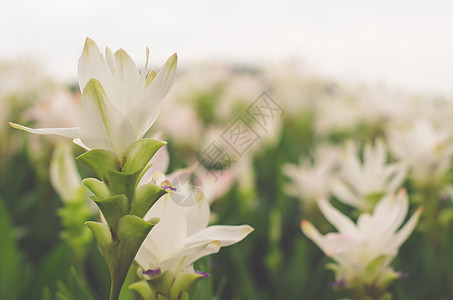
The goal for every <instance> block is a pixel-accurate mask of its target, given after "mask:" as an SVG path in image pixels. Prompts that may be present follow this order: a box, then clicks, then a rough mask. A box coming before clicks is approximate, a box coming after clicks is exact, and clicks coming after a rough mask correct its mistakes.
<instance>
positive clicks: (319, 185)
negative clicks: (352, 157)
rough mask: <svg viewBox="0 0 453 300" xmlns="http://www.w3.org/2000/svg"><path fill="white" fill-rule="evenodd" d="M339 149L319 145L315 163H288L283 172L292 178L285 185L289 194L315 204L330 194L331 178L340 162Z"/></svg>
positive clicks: (304, 160)
mask: <svg viewBox="0 0 453 300" xmlns="http://www.w3.org/2000/svg"><path fill="white" fill-rule="evenodd" d="M337 152H338V151H337V149H335V148H332V147H328V146H319V147H318V148H317V149H316V153H315V157H314V161H313V163H312V162H311V161H310V160H308V159H303V160H301V163H300V165H298V166H297V165H292V164H286V165H284V167H283V173H285V175H286V176H288V177H289V178H290V179H291V183H290V184H288V185H287V186H286V187H285V192H286V193H287V194H288V195H291V196H295V197H299V198H300V199H301V200H302V201H303V202H304V203H307V204H315V203H316V201H317V200H318V199H319V198H321V197H327V196H328V194H329V188H330V180H331V178H332V175H333V173H334V167H335V166H336V165H337V163H338V153H337Z"/></svg>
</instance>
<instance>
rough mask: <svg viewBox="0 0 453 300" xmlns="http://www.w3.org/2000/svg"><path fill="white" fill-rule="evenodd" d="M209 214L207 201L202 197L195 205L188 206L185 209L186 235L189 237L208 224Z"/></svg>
mask: <svg viewBox="0 0 453 300" xmlns="http://www.w3.org/2000/svg"><path fill="white" fill-rule="evenodd" d="M194 192H196V191H194ZM210 214H211V211H210V209H209V202H208V201H207V199H206V198H204V197H202V198H201V199H200V200H199V202H198V203H197V204H196V205H194V206H192V207H189V208H188V209H187V211H186V219H187V236H188V237H190V236H192V235H194V234H196V233H197V232H199V231H201V230H204V229H205V228H206V226H208V223H209V216H210Z"/></svg>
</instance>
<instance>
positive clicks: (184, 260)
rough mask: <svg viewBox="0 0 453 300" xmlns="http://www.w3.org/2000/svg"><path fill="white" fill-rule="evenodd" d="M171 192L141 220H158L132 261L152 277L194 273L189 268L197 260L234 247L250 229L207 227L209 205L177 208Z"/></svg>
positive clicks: (240, 227)
mask: <svg viewBox="0 0 453 300" xmlns="http://www.w3.org/2000/svg"><path fill="white" fill-rule="evenodd" d="M171 194H172V193H171V192H170V193H169V194H167V195H165V196H164V197H162V198H160V199H159V200H158V201H157V202H156V204H154V206H153V207H152V208H151V209H150V211H149V212H148V213H147V215H146V216H145V219H148V218H153V217H159V218H160V221H159V223H158V224H157V225H156V226H155V227H154V228H153V230H151V232H150V233H149V234H148V236H147V238H146V239H145V241H144V242H143V244H142V246H141V248H140V250H139V251H138V253H137V256H136V257H135V260H136V261H137V262H138V264H139V265H140V266H141V267H142V268H143V269H144V270H153V271H154V272H155V273H154V274H160V273H164V272H165V271H170V272H171V273H172V274H174V276H177V274H178V273H180V272H194V270H193V266H192V264H193V263H194V262H195V261H196V260H197V259H199V258H201V257H203V256H206V255H209V254H212V253H216V252H218V251H219V250H220V247H225V246H229V245H232V244H235V243H237V242H239V241H240V240H242V239H243V238H245V237H246V236H247V235H248V234H249V233H250V232H252V231H253V228H252V227H250V226H248V225H241V226H219V225H216V226H209V227H207V225H208V221H209V215H210V210H209V204H208V202H207V201H205V200H204V199H202V200H201V201H199V203H198V204H196V205H194V206H191V207H182V206H179V205H177V204H176V203H175V202H174V201H173V200H172V198H171Z"/></svg>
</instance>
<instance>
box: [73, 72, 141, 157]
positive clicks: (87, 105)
mask: <svg viewBox="0 0 453 300" xmlns="http://www.w3.org/2000/svg"><path fill="white" fill-rule="evenodd" d="M80 110H81V112H80V121H79V130H80V139H81V141H82V142H83V144H85V145H86V146H87V147H89V148H91V149H106V150H110V151H113V152H115V153H117V154H121V153H122V152H123V150H124V149H125V148H126V147H127V146H128V145H130V144H132V143H133V142H134V141H135V140H136V139H137V137H136V135H135V132H134V129H133V128H132V126H131V124H130V123H129V122H128V120H127V119H125V118H124V116H123V115H122V114H121V113H120V112H119V111H118V110H117V109H116V108H115V107H114V106H113V105H112V104H111V102H110V101H109V99H108V97H107V95H106V94H105V91H104V89H103V87H102V86H101V84H100V82H99V81H98V80H96V79H91V80H90V81H89V82H88V83H87V85H86V86H85V89H84V90H83V94H82V100H81V108H80Z"/></svg>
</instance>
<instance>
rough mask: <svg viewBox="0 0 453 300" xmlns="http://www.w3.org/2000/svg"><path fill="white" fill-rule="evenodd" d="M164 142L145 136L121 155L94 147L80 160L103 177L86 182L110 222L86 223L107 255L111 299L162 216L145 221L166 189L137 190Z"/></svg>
mask: <svg viewBox="0 0 453 300" xmlns="http://www.w3.org/2000/svg"><path fill="white" fill-rule="evenodd" d="M165 144H166V143H165V142H161V141H157V140H153V139H142V140H139V141H136V142H135V143H133V144H132V145H130V146H129V147H128V148H127V149H126V151H125V152H124V154H123V155H122V156H120V157H118V156H117V155H116V154H115V153H113V152H110V151H108V150H101V149H96V150H91V151H88V152H86V153H84V154H82V155H80V156H79V157H78V158H77V159H78V160H80V161H82V162H84V163H85V164H86V165H87V166H88V167H90V168H91V169H92V170H93V172H94V173H95V174H96V175H97V176H98V177H99V178H100V180H98V179H95V178H87V179H84V180H83V184H84V185H85V186H86V187H87V188H89V189H90V190H91V192H92V193H93V195H92V196H91V197H90V198H91V199H92V200H93V201H94V202H95V203H96V205H97V206H98V207H99V209H100V210H101V212H102V215H103V216H104V218H105V221H106V223H107V224H103V223H99V222H86V225H87V226H88V227H89V228H90V229H91V231H92V232H93V234H94V236H95V238H96V241H97V243H98V245H99V247H100V248H101V251H102V253H103V254H104V256H105V258H106V260H107V264H108V266H109V270H110V275H111V279H112V286H111V295H110V296H111V299H117V298H118V296H119V293H120V290H121V287H122V285H123V282H124V280H125V278H126V275H127V272H128V270H129V268H130V266H131V264H132V262H133V260H134V257H135V255H136V254H137V251H138V249H139V248H140V246H141V244H142V243H143V241H144V240H145V238H146V236H147V235H148V233H149V232H150V230H151V229H152V228H153V226H154V225H156V224H157V223H158V222H159V218H153V219H151V220H148V221H145V220H143V219H142V218H143V216H144V215H145V214H146V212H147V211H148V210H149V209H150V208H151V206H152V205H153V204H154V203H155V202H156V201H157V200H158V199H159V198H160V197H161V196H162V195H164V194H165V193H166V192H165V190H163V189H162V188H161V187H160V186H157V185H154V184H151V183H148V184H145V185H142V186H141V187H140V188H138V189H137V185H138V183H139V181H140V179H141V178H142V176H143V174H144V172H146V170H147V165H148V163H149V161H150V160H151V158H152V157H153V156H154V154H155V153H156V152H157V151H158V150H159V149H160V148H161V147H162V146H163V145H165Z"/></svg>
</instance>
